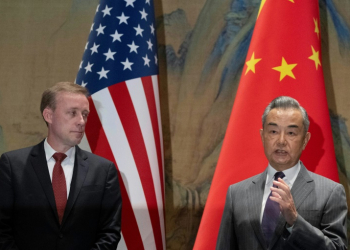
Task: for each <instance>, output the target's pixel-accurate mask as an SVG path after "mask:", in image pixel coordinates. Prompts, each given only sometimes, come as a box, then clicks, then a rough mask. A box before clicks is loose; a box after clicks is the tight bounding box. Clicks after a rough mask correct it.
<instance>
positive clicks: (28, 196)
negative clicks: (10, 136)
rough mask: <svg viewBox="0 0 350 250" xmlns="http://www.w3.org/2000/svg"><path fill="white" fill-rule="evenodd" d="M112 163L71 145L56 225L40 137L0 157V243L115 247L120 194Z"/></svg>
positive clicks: (21, 247)
mask: <svg viewBox="0 0 350 250" xmlns="http://www.w3.org/2000/svg"><path fill="white" fill-rule="evenodd" d="M117 176H118V174H117V170H116V167H115V166H114V164H113V163H112V162H110V161H108V160H106V159H104V158H102V157H99V156H97V155H94V154H91V153H89V152H86V151H83V150H81V149H80V148H79V147H78V146H76V155H75V163H74V170H73V177H72V182H71V188H70V193H69V197H68V201H67V206H66V210H65V213H64V217H63V220H62V224H61V225H60V224H59V222H58V215H57V210H56V204H55V198H54V193H53V189H52V184H51V180H50V175H49V171H48V167H47V162H46V158H45V152H44V143H43V142H41V143H40V144H38V145H36V146H33V147H29V148H24V149H19V150H15V151H11V152H8V153H4V154H3V155H2V156H1V159H0V249H1V250H5V249H6V250H7V249H16V250H17V249H18V250H56V249H57V250H92V249H96V250H97V249H99V250H102V249H106V250H107V249H108V250H115V249H116V248H117V245H118V242H119V240H120V237H121V236H120V229H121V195H120V189H119V183H118V177H117Z"/></svg>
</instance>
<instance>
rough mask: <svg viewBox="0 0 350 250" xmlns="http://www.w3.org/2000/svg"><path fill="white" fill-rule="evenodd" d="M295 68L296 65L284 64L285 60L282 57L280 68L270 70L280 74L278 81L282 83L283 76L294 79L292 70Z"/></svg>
mask: <svg viewBox="0 0 350 250" xmlns="http://www.w3.org/2000/svg"><path fill="white" fill-rule="evenodd" d="M295 66H297V64H296V63H295V64H288V63H287V62H286V60H285V59H284V57H282V64H281V66H278V67H274V68H272V69H274V70H277V71H279V72H280V73H281V74H280V81H282V80H283V78H284V77H285V76H290V77H291V78H293V79H295V76H294V74H293V72H292V69H294V67H295Z"/></svg>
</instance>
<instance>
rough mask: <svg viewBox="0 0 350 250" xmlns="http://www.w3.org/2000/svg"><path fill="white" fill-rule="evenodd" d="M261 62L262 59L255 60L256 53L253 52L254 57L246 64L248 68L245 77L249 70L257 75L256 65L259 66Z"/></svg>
mask: <svg viewBox="0 0 350 250" xmlns="http://www.w3.org/2000/svg"><path fill="white" fill-rule="evenodd" d="M260 60H261V58H254V52H253V55H252V57H251V58H250V60H249V61H247V62H246V63H245V64H247V66H248V67H247V70H246V72H245V75H246V74H247V73H248V72H249V70H251V71H252V72H253V73H254V74H255V64H257V63H258V62H259V61H260Z"/></svg>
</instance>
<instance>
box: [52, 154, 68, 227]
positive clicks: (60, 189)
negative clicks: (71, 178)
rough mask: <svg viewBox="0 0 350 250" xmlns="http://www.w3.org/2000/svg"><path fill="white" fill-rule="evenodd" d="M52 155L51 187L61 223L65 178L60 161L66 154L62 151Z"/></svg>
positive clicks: (64, 199)
mask: <svg viewBox="0 0 350 250" xmlns="http://www.w3.org/2000/svg"><path fill="white" fill-rule="evenodd" d="M52 157H53V158H54V159H55V161H56V163H55V166H54V167H53V172H52V188H53V192H54V194H55V201H56V208H57V213H58V219H59V222H60V224H61V222H62V218H63V214H64V210H65V209H66V204H67V186H66V178H65V176H64V172H63V168H62V165H61V163H62V161H63V160H64V158H66V157H67V155H65V154H63V153H55V154H54V155H53V156H52Z"/></svg>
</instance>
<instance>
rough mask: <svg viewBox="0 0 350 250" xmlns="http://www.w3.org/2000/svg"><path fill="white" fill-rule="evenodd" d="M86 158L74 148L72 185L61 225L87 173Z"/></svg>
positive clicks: (80, 151) (77, 148)
mask: <svg viewBox="0 0 350 250" xmlns="http://www.w3.org/2000/svg"><path fill="white" fill-rule="evenodd" d="M87 158H88V157H87V156H86V154H84V152H83V151H82V150H81V149H80V148H79V147H78V146H76V152H75V160H74V170H73V177H72V183H71V187H70V191H69V196H68V201H67V205H66V209H65V212H64V216H63V220H62V225H63V224H64V222H65V221H66V219H67V217H68V216H69V213H70V211H71V210H72V207H73V205H74V203H75V201H76V199H77V197H78V195H79V192H80V189H81V187H82V186H83V183H84V181H85V177H86V174H87V173H88V170H89V165H88V163H87Z"/></svg>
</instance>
